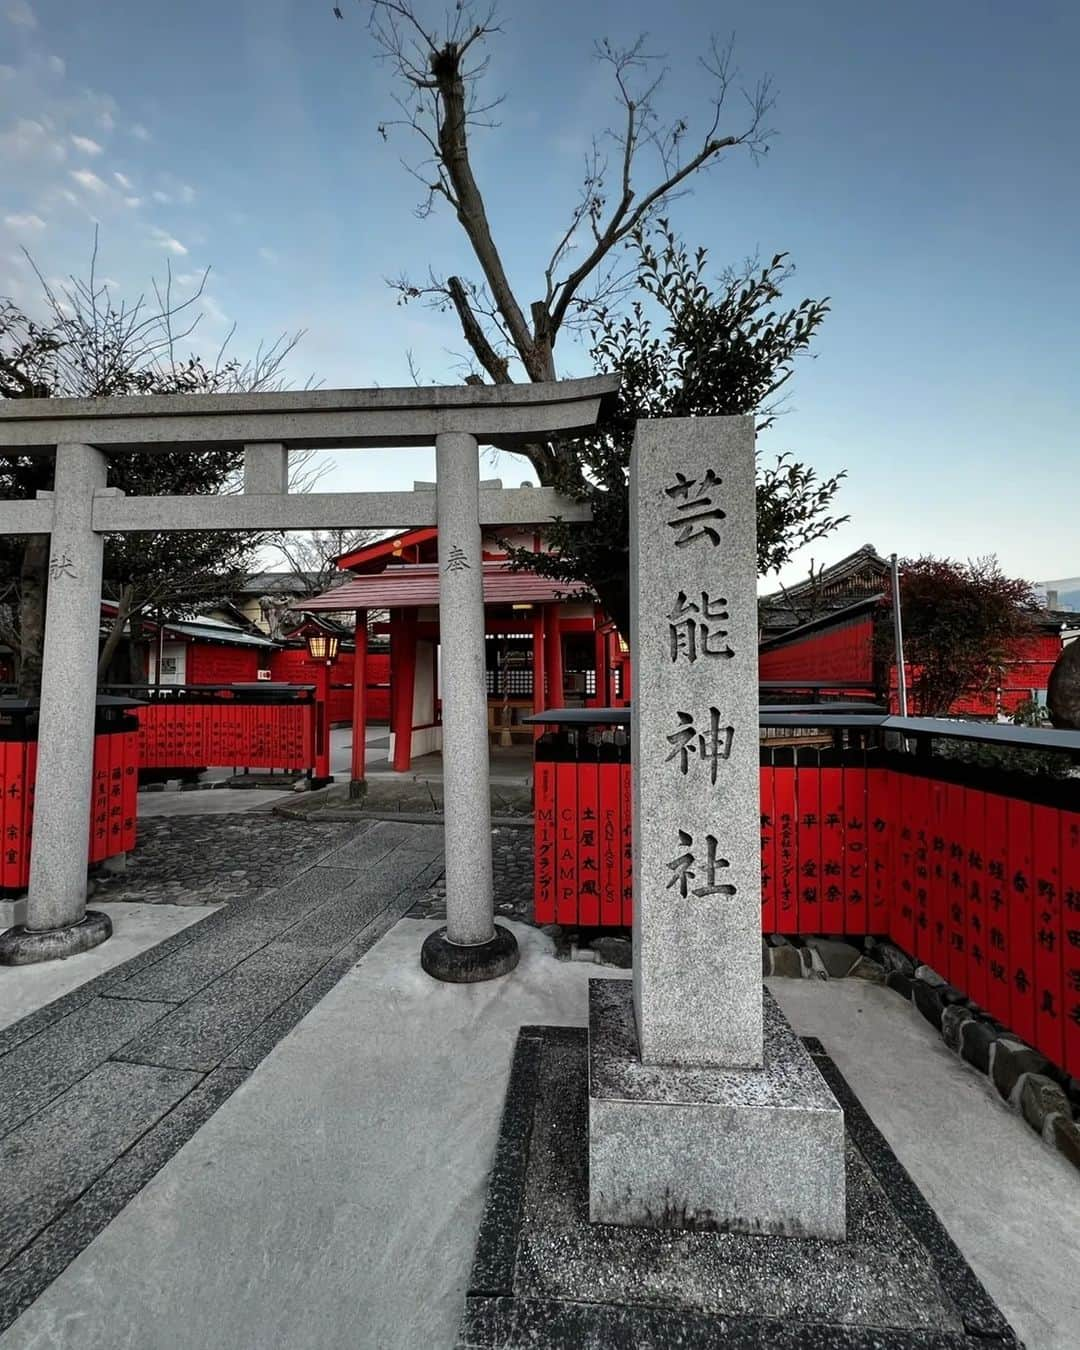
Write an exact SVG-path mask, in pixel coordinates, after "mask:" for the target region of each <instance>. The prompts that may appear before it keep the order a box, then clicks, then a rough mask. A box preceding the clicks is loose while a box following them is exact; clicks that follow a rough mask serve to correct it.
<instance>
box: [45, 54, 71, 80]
mask: <svg viewBox="0 0 1080 1350" xmlns="http://www.w3.org/2000/svg"><path fill="white" fill-rule="evenodd" d="M49 69H50V70H51V71H52V73H53V74H54V75H64V74H66V72H67V64H66V62H65V61H64V58H63V57H62V56H56V55H53V56H50V57H49Z"/></svg>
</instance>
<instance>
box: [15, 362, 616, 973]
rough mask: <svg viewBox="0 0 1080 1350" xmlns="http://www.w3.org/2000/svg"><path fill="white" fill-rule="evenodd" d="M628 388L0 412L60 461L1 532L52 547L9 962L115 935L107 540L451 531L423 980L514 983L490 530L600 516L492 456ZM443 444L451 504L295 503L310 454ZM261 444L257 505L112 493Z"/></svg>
mask: <svg viewBox="0 0 1080 1350" xmlns="http://www.w3.org/2000/svg"><path fill="white" fill-rule="evenodd" d="M617 387H618V379H617V377H615V376H598V377H594V378H591V379H585V380H570V381H562V382H555V383H551V384H543V385H512V386H499V387H494V386H475V385H464V386H453V387H447V388H429V389H425V388H418V389H374V390H370V389H369V390H363V389H359V390H358V389H346V390H316V391H302V392H288V393H274V394H216V395H176V396H173V395H170V396H161V397H157V396H155V397H148V398H126V399H26V400H12V401H7V402H0V456H3V455H5V454H6V455H13V454H14V455H25V454H47V453H52V452H55V455H56V472H55V483H54V489H53V492H52V493H42V494H39V498H38V499H37V500H35V501H9V502H0V534H5V535H26V534H49V535H50V536H51V540H50V554H49V587H48V599H47V605H46V621H45V651H44V664H43V674H42V686H41V703H40V717H39V735H38V771H37V772H38V777H37V790H36V801H35V824H34V833H33V840H32V846H31V858H30V887H29V893H28V896H27V921H26V923H25V925H23V926H21V927H18V928H13V929H10V930H9V931H8V932H7V933H5V934H3V935H0V963H7V964H24V963H28V962H31V961H41V960H47V959H51V958H53V957H63V956H70V955H72V954H74V953H76V952H80V951H86V950H88V949H89V948H90V947H93V946H96V945H97V944H98V943H99V942H102V941H104V940H105V939H106V938H107V937H108V936H109V934H110V932H111V925H110V923H109V920H108V917H107V916H106V915H104V914H93V913H88V912H87V910H86V853H85V845H84V843H83V841H85V839H86V838H87V835H88V833H89V824H90V821H89V817H90V786H91V775H92V767H93V738H94V702H95V688H96V671H97V658H98V627H99V600H100V595H101V581H102V557H103V545H104V535H105V534H107V533H124V532H139V531H145V532H156V531H160V530H207V529H211V530H236V529H299V530H304V529H318V528H328V527H335V526H336V527H345V528H360V527H364V526H392V527H394V528H404V527H406V526H414V525H435V526H437V528H438V530H439V569H440V600H439V608H440V626H441V630H442V632H443V633H444V634H445V635H446V638H445V639H444V643H445V647H446V650H445V653H444V662H443V722H444V730H443V737H444V748H443V761H444V774H445V775H446V792H445V798H446V804H445V840H446V885H447V926H446V928H445V929H444V930H441V931H440V932H439V933H435V934H432V935H431V937H430V938H429V939H428V941H427V942H426V943H425V944H424V951H423V953H422V963H423V965H424V968H425V969H426V970H428V971H429V972H430V973H431V974H433V975H435V976H436V977H438V978H440V979H445V980H450V981H455V982H470V981H474V980H482V979H490V978H492V977H493V976H495V975H500V974H504V973H505V972H506V971H508V970H511V969H513V967H514V965H516V963H517V948H516V944H515V942H514V939H513V937H512V935H511V934H510V933H509V932H507V931H506V930H505V929H498V928H496V926H495V924H494V904H493V897H492V880H491V823H490V812H491V807H490V790H489V783H488V757H487V722H486V709H485V707H484V702H485V686H484V610H483V596H482V589H481V575H482V568H481V554H480V526H481V524H542V523H543V522H544V521H545V520H549V519H551V518H552V517H554V516H556V515H558V516H561V517H562V518H563V519H565V520H587V519H588V518H589V511H588V508H587V507H585V506H583V505H581V504H580V503H577V502H573V501H570V500H568V499H564V498H560V497H559V496H558V494H556V493H555V492H553V491H552V490H551V489H547V488H532V489H511V490H505V491H492V490H485V491H481V490H480V485H479V456H478V448H479V445H480V444H481V443H487V444H496V445H498V446H499V447H500V448H509V449H513V448H516V447H519V446H521V445H523V444H527V443H529V442H530V441H536V440H537V439H541V438H544V437H547V436H551V435H553V434H563V435H566V434H573V433H575V432H578V433H580V432H583V431H587V430H588V429H590V428H591V427H592V426H594V425H595V423H596V420H597V418H598V416H599V413H600V410H601V405H602V403H603V401H604V400H605V399H608V398H610V397H612V396H613V395H614V393H615V391H616V389H617ZM432 444H433V445H434V446H435V452H436V465H437V477H438V483H437V487H436V491H435V492H427V491H423V492H415V493H409V492H403V493H340V494H339V493H311V494H300V495H295V496H292V495H290V494H289V493H288V454H289V451H290V450H292V449H320V448H355V449H372V448H385V447H391V446H403V445H432ZM233 447H238V448H243V450H244V452H245V482H244V488H245V491H244V493H243V494H238V495H235V496H222V497H209V496H208V497H199V496H189V497H125V496H124V495H123V494H122V493H120V492H119V491H118V490H117V489H115V488H110V487H108V486H107V480H108V464H109V457H110V455H112V454H117V453H162V452H166V451H171V452H173V453H184V452H192V451H198V450H207V449H223V448H233Z"/></svg>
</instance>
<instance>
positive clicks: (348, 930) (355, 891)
mask: <svg viewBox="0 0 1080 1350" xmlns="http://www.w3.org/2000/svg"><path fill="white" fill-rule="evenodd" d="M387 898H388V890H387V888H386V887H385V886H383V887H382V888H381V889H380V888H379V887H378V886H371V885H369V884H368V883H367V882H359V881H358V882H355V883H354V884H353V886H351V887H350V888H349V889H348V890H347V891H345V892H344V893H343V894H341V895H339V896H337V897H335V898H334V899H333V900H328V901H327V902H326V904H325V905H320V906H319V907H318V908H317V909H313V910H311V911H310V912H309V913H307V914H305V915H304V917H303V918H302V919H300V920H299V921H298V922H297V923H294V924H293V925H292V926H291V927H289V928H287V929H286V930H285V932H284V933H282V934H281V936H280V939H279V940H277V941H275V942H274V944H273V947H272V948H271V950H273V948H276V947H278V946H279V945H281V944H282V943H289V944H291V945H294V946H299V947H304V946H320V947H322V946H328V947H332V948H333V949H335V950H336V948H337V947H340V946H341V944H342V943H343V942H346V941H348V939H349V938H350V937H351V936H352V934H353V933H355V932H356V930H357V929H358V928H363V927H364V926H365V925H366V924H368V923H370V922H371V920H372V919H373V918H374V917H375V915H376V914H378V913H379V912H380V911H381V910H383V909H385V908H386V904H387Z"/></svg>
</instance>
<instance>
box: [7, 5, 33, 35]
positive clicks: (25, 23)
mask: <svg viewBox="0 0 1080 1350" xmlns="http://www.w3.org/2000/svg"><path fill="white" fill-rule="evenodd" d="M4 13H5V14H6V15H7V17H8V18H9V19H10V20H11V22H12V23H13V24H14V25H15V27H16V28H27V29H32V28H36V27H37V26H38V23H37V15H36V14H35V13H34V11H33V10H32V9H31V8H30V6H29V5H28V4H27V3H26V0H8V4H7V7H6V8H5V10H4Z"/></svg>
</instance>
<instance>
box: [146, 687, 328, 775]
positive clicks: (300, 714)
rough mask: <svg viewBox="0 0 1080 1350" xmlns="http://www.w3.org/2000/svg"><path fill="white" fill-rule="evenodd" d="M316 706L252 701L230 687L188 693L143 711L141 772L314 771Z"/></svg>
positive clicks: (306, 702) (298, 701) (307, 702)
mask: <svg viewBox="0 0 1080 1350" xmlns="http://www.w3.org/2000/svg"><path fill="white" fill-rule="evenodd" d="M314 706H315V705H314V703H313V702H312V701H311V699H310V695H307V696H306V697H305V699H304V700H303V701H301V699H300V698H299V697H296V698H295V699H291V700H290V701H288V702H269V701H268V699H266V698H259V699H258V700H257V701H252V702H249V701H246V700H245V698H244V696H243V694H241V693H234V692H233V691H231V690H229V689H228V687H225V688H223V689H220V690H214V689H210V688H208V689H207V690H206V692H205V694H204V695H199V694H197V693H196V694H191V693H190V691H184V693H183V694H179V695H177V696H176V697H164V698H160V699H154V700H153V701H151V702H148V703H146V704H145V705H144V706H143V707H140V708H139V709H138V710H137V712H138V718H139V733H138V734H139V767H140V768H143V769H199V768H206V767H207V766H209V765H236V766H237V767H241V766H242V767H244V768H250V769H310V768H311V767H312V766H313V764H314V762H315V746H314Z"/></svg>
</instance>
